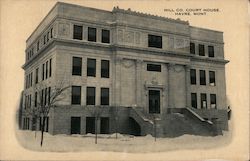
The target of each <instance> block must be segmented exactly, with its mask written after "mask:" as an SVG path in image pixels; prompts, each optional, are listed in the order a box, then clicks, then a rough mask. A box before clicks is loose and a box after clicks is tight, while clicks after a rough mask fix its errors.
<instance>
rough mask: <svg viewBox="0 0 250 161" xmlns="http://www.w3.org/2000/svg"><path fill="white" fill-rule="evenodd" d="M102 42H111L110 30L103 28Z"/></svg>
mask: <svg viewBox="0 0 250 161" xmlns="http://www.w3.org/2000/svg"><path fill="white" fill-rule="evenodd" d="M102 43H110V32H109V30H104V29H102Z"/></svg>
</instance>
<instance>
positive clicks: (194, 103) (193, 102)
mask: <svg viewBox="0 0 250 161" xmlns="http://www.w3.org/2000/svg"><path fill="white" fill-rule="evenodd" d="M191 105H192V107H193V108H197V94H196V93H191Z"/></svg>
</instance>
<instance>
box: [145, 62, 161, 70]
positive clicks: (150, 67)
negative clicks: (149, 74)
mask: <svg viewBox="0 0 250 161" xmlns="http://www.w3.org/2000/svg"><path fill="white" fill-rule="evenodd" d="M147 71H153V72H161V65H158V64H147Z"/></svg>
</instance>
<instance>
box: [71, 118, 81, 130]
mask: <svg viewBox="0 0 250 161" xmlns="http://www.w3.org/2000/svg"><path fill="white" fill-rule="evenodd" d="M80 133H81V118H80V117H71V134H80Z"/></svg>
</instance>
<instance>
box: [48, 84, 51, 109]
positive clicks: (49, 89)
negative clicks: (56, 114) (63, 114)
mask: <svg viewBox="0 0 250 161" xmlns="http://www.w3.org/2000/svg"><path fill="white" fill-rule="evenodd" d="M50 96H51V87H49V88H48V104H49V105H50Z"/></svg>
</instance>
